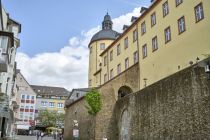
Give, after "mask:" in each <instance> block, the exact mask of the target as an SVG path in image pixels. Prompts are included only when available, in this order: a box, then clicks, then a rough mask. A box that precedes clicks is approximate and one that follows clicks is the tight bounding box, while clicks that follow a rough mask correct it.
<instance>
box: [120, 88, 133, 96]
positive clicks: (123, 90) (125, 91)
mask: <svg viewBox="0 0 210 140" xmlns="http://www.w3.org/2000/svg"><path fill="white" fill-rule="evenodd" d="M132 92H133V90H132V89H131V88H130V87H129V86H122V87H120V88H119V90H118V99H120V98H123V97H125V96H126V95H128V94H130V93H132Z"/></svg>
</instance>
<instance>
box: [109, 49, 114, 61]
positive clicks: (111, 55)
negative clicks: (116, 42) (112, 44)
mask: <svg viewBox="0 0 210 140" xmlns="http://www.w3.org/2000/svg"><path fill="white" fill-rule="evenodd" d="M112 60H113V50H111V51H110V61H112Z"/></svg>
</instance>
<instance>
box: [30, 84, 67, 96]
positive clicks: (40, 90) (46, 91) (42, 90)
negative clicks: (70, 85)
mask: <svg viewBox="0 0 210 140" xmlns="http://www.w3.org/2000/svg"><path fill="white" fill-rule="evenodd" d="M31 88H32V89H33V90H34V91H35V92H36V93H37V95H53V96H56V95H57V96H66V97H68V96H69V94H70V93H69V91H68V90H66V89H65V88H63V87H51V86H39V85H31Z"/></svg>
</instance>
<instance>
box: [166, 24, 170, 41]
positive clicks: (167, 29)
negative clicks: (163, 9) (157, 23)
mask: <svg viewBox="0 0 210 140" xmlns="http://www.w3.org/2000/svg"><path fill="white" fill-rule="evenodd" d="M169 41H171V28H170V27H167V28H166V29H165V43H168V42H169Z"/></svg>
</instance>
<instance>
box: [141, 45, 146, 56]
mask: <svg viewBox="0 0 210 140" xmlns="http://www.w3.org/2000/svg"><path fill="white" fill-rule="evenodd" d="M142 56H143V58H145V57H147V44H145V45H144V46H143V47H142Z"/></svg>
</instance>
